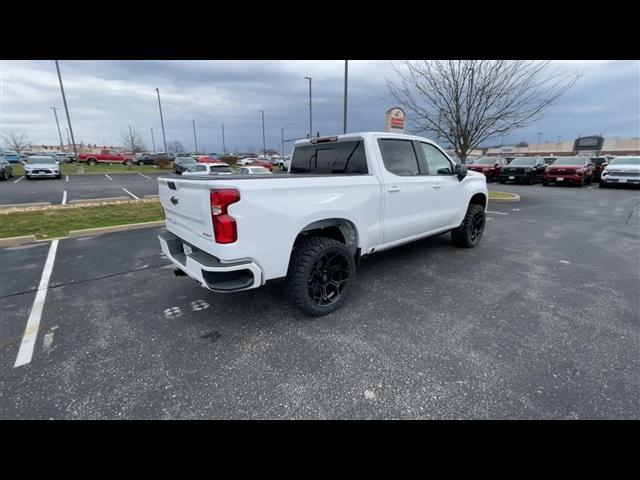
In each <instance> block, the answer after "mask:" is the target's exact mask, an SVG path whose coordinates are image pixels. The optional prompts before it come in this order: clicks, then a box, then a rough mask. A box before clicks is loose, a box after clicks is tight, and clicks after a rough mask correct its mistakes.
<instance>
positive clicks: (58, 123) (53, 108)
mask: <svg viewBox="0 0 640 480" xmlns="http://www.w3.org/2000/svg"><path fill="white" fill-rule="evenodd" d="M49 108H51V110H53V115H54V116H55V117H56V126H57V127H58V136H59V137H60V148H61V149H62V151H63V152H64V142H63V141H62V132H61V131H60V122H58V112H56V110H57V108H56V107H49Z"/></svg>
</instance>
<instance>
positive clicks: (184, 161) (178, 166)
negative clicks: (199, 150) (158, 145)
mask: <svg viewBox="0 0 640 480" xmlns="http://www.w3.org/2000/svg"><path fill="white" fill-rule="evenodd" d="M197 163H198V162H197V161H196V159H195V158H193V157H176V158H175V159H174V160H173V171H174V172H175V173H176V174H178V175H181V174H182V172H184V171H185V170H187V168H185V167H187V166H191V165H196V164H197Z"/></svg>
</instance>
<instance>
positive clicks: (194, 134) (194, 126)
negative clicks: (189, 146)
mask: <svg viewBox="0 0 640 480" xmlns="http://www.w3.org/2000/svg"><path fill="white" fill-rule="evenodd" d="M191 123H193V143H195V144H196V151H195V153H198V139H197V138H196V121H195V120H191Z"/></svg>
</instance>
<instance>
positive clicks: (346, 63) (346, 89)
mask: <svg viewBox="0 0 640 480" xmlns="http://www.w3.org/2000/svg"><path fill="white" fill-rule="evenodd" d="M348 93H349V60H345V61H344V127H343V129H342V133H347V95H348Z"/></svg>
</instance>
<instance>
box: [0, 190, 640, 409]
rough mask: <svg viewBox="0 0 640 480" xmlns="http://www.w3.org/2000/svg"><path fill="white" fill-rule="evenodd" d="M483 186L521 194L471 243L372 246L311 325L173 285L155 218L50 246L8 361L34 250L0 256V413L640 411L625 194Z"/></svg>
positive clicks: (637, 252)
mask: <svg viewBox="0 0 640 480" xmlns="http://www.w3.org/2000/svg"><path fill="white" fill-rule="evenodd" d="M63 182H64V179H63ZM52 183H53V182H52ZM58 183H59V182H58ZM62 185H63V184H62ZM490 189H495V190H502V191H511V192H515V193H518V194H519V195H521V196H522V201H520V202H517V203H499V204H498V203H496V204H491V205H490V207H489V213H488V215H487V217H488V223H487V230H486V232H485V236H484V238H483V240H482V242H481V244H480V245H479V246H478V247H477V248H475V249H471V250H464V249H458V248H454V247H452V246H451V244H450V241H449V236H448V235H441V236H437V237H433V238H430V239H426V240H422V241H419V242H415V243H413V244H410V245H406V246H403V247H399V248H396V249H393V250H389V251H386V252H381V253H378V254H375V255H373V256H371V257H370V258H368V259H366V260H363V262H362V264H361V268H360V271H359V273H358V277H357V280H358V282H357V284H356V285H355V288H354V289H353V291H352V295H351V296H350V298H349V299H348V301H347V303H346V304H345V306H344V307H343V308H342V309H340V310H338V311H337V312H335V313H334V314H331V315H329V316H327V317H321V318H316V319H311V318H309V317H305V316H304V315H302V314H300V313H299V312H298V311H297V310H295V309H294V308H292V307H291V306H289V305H288V304H286V303H285V301H284V298H283V295H282V292H281V289H280V288H279V287H278V285H273V286H269V287H265V288H262V289H258V290H253V291H248V292H241V293H235V294H229V295H222V294H214V293H212V292H208V291H206V290H204V289H202V288H201V287H199V286H198V285H196V284H195V283H194V282H193V281H191V280H189V279H186V278H185V277H175V276H174V275H173V273H172V271H171V267H170V266H169V264H168V262H167V260H166V259H164V258H163V257H162V256H161V254H160V248H159V245H158V242H157V240H156V238H155V235H156V233H157V232H158V231H159V230H138V231H130V232H122V233H114V234H107V235H102V236H99V237H93V238H82V239H65V240H61V241H60V242H59V244H58V246H57V252H56V255H55V261H54V263H53V267H52V271H51V278H50V281H49V288H48V289H47V290H46V292H47V295H46V299H45V301H44V305H43V310H42V317H41V321H40V324H39V328H38V332H37V337H36V343H35V349H34V351H33V356H32V358H31V360H30V361H29V362H28V363H26V364H24V365H22V366H18V367H15V368H14V362H15V361H16V358H17V355H18V352H19V349H20V345H21V341H22V338H23V335H24V333H25V326H26V324H27V320H28V318H29V316H30V314H32V307H33V303H34V298H35V297H36V292H35V289H37V287H38V284H39V282H40V279H41V276H42V272H43V268H44V263H45V259H46V258H47V255H48V252H49V249H50V248H51V247H50V243H49V242H47V243H43V244H37V245H26V246H22V247H13V248H7V249H4V250H2V251H0V252H1V259H2V268H1V269H0V284H1V286H2V287H1V292H0V309H1V310H0V311H2V312H3V314H2V318H1V320H0V325H1V329H2V348H1V351H0V355H1V358H2V362H1V368H0V386H1V392H2V396H1V399H0V405H1V411H0V417H1V418H3V419H17V418H20V419H22V418H44V419H46V418H55V419H103V418H137V419H145V418H177V419H191V418H197V419H199V418H256V419H257V418H322V419H334V418H339V419H342V418H347V419H361V418H402V419H457V418H464V419H476V418H482V419H503V418H516V419H603V418H607V419H612V418H616V419H637V418H639V417H640V365H639V363H640V355H639V347H638V346H639V345H640V331H639V330H640V329H639V326H640V325H639V324H640V318H639V312H640V273H639V272H640V219H639V209H640V192H639V191H638V190H622V189H607V190H602V189H598V188H597V186H596V187H595V188H583V189H576V188H566V187H541V186H519V185H490Z"/></svg>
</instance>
